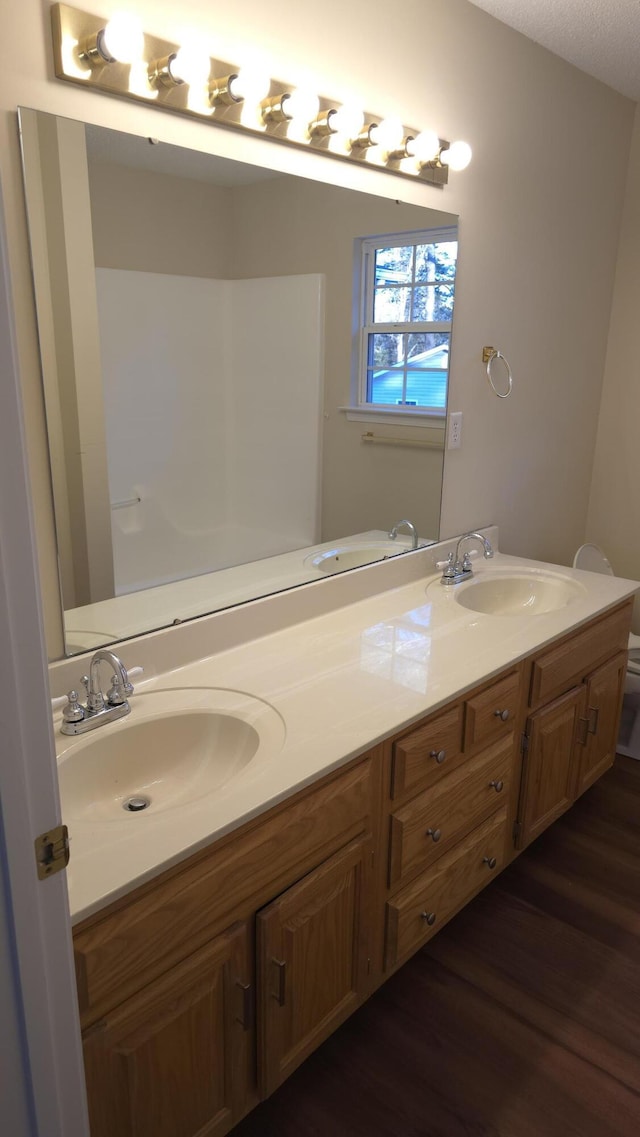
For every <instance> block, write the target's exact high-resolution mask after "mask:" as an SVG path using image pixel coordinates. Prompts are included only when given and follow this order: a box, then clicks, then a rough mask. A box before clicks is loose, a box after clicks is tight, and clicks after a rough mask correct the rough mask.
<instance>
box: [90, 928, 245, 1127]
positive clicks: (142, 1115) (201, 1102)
mask: <svg viewBox="0 0 640 1137" xmlns="http://www.w3.org/2000/svg"><path fill="white" fill-rule="evenodd" d="M247 960H248V952H247V929H246V926H245V925H243V924H238V925H234V927H233V928H231V929H229V931H228V932H226V933H224V934H223V935H221V936H219V937H217V938H216V939H215V940H213V941H212V942H211V943H210V944H207V945H206V946H205V947H204V948H201V949H200V950H199V951H198V952H196V953H195V954H194V955H192V956H190V957H189V958H188V959H186V960H185V961H184V962H183V963H181V964H179V965H178V966H177V967H175V968H174V969H173V970H172V971H170V972H168V973H167V974H166V975H164V976H162V977H161V978H160V979H157V980H155V981H154V982H153V983H150V984H149V986H147V987H145V988H144V989H143V990H142V991H140V992H139V993H138V994H137V995H135V996H134V997H133V998H131V999H128V1000H127V1001H126V1002H125V1003H123V1004H122V1005H121V1006H120V1007H118V1008H117V1009H116V1010H115V1011H113V1012H112V1013H111V1014H109V1015H107V1016H106V1017H105V1018H104V1019H102V1020H100V1021H99V1022H97V1023H96V1024H95V1026H93V1027H90V1028H89V1030H88V1031H87V1032H86V1034H85V1039H84V1058H85V1074H86V1080H87V1091H88V1097H89V1114H90V1122H91V1137H196V1135H197V1137H220V1135H221V1134H224V1133H227V1132H228V1131H229V1129H231V1127H232V1125H234V1124H235V1122H236V1121H237V1120H239V1118H240V1116H242V1113H243V1112H244V1106H245V1098H246V1094H247V1092H248V1091H247V1085H248V1070H249V1062H250V1049H249V1047H250V1042H251V1031H250V1028H251V1016H250V1007H249V1005H248V999H247V994H250V988H248V986H246V984H247Z"/></svg>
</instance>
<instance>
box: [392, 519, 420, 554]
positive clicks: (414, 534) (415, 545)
mask: <svg viewBox="0 0 640 1137" xmlns="http://www.w3.org/2000/svg"><path fill="white" fill-rule="evenodd" d="M401 525H406V527H407V529H408V530H409V532H410V534H411V548H412V549H417V548H418V530H417V529H416V527H415V525H414V524H413V523H412V522H411V521H407V520H406V519H405V520H404V521H396V523H395V525H394V527H393V529H391V530H390V531H389V540H390V541H395V539H396V537H397V536H398V529H399V528H400V526H401Z"/></svg>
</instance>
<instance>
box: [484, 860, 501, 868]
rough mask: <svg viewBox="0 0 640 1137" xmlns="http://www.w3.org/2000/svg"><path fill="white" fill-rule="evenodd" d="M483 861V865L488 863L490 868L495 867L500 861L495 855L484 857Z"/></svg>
mask: <svg viewBox="0 0 640 1137" xmlns="http://www.w3.org/2000/svg"><path fill="white" fill-rule="evenodd" d="M482 863H483V865H487V866H488V868H490V869H494V868H495V867H496V865H497V863H498V862H497V860H496V858H495V857H483V858H482Z"/></svg>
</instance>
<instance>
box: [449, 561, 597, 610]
mask: <svg viewBox="0 0 640 1137" xmlns="http://www.w3.org/2000/svg"><path fill="white" fill-rule="evenodd" d="M451 587H452V588H453V589H454V596H455V599H456V600H457V602H458V604H461V605H462V607H463V608H469V609H470V610H471V611H472V612H482V613H485V614H486V615H490V616H525V615H532V616H535V615H542V614H543V613H545V612H554V611H557V609H559V608H565V607H566V606H567V604H571V603H573V602H574V601H575V600H580V599H581V598H582V597H584V596H585V595H586V592H587V590H586V588H585V586H584V585H583V584H580V583H579V582H578V581H576V580H572V579H571V577H568V576H564V575H563V574H562V573H552V572H547V571H545V570H539V569H522V570H514V569H506V568H505V569H493V570H486V571H484V572H482V573H481V574H480V573H479V574H478V576H477V577H474V578H473V579H472V580H470V581H468V582H467V583H465V584H459V585H452V586H451Z"/></svg>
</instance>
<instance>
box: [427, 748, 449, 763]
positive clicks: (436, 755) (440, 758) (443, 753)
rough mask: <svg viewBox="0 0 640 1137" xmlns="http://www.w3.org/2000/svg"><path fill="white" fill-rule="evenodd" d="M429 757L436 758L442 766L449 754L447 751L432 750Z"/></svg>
mask: <svg viewBox="0 0 640 1137" xmlns="http://www.w3.org/2000/svg"><path fill="white" fill-rule="evenodd" d="M429 757H430V758H435V760H436V762H437V763H438V765H440V764H441V763H442V762H444V760H445V758H446V757H447V752H446V750H432V751H431V753H430V754H429Z"/></svg>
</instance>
